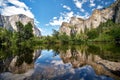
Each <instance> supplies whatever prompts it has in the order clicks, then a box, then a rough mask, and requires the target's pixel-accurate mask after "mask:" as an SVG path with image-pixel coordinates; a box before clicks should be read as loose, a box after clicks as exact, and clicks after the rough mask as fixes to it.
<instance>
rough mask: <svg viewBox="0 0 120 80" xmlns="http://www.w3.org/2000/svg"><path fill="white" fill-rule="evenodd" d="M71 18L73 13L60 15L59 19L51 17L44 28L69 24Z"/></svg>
mask: <svg viewBox="0 0 120 80" xmlns="http://www.w3.org/2000/svg"><path fill="white" fill-rule="evenodd" d="M73 16H74V13H73V11H70V12H65V13H61V15H60V17H53V19H52V20H51V21H50V22H49V23H48V24H46V26H49V25H50V26H60V25H61V24H62V22H69V21H70V18H71V17H73Z"/></svg>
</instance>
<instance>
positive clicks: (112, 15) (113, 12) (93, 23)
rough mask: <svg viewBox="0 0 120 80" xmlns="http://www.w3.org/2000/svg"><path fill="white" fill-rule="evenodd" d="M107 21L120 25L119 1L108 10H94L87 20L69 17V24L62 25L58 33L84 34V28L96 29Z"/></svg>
mask: <svg viewBox="0 0 120 80" xmlns="http://www.w3.org/2000/svg"><path fill="white" fill-rule="evenodd" d="M109 19H113V20H114V21H115V22H116V23H120V0H117V1H116V2H115V3H114V4H112V5H111V6H110V7H108V8H105V9H102V10H98V9H96V10H94V11H93V13H92V15H91V17H89V18H88V19H82V18H77V17H71V20H70V22H69V23H67V22H63V23H62V25H61V27H60V30H59V32H60V33H66V34H67V35H69V36H70V35H71V34H72V33H73V32H76V34H80V33H84V32H85V29H86V28H87V29H89V30H90V29H92V28H97V27H98V26H99V25H100V24H101V23H104V22H106V21H107V20H109Z"/></svg>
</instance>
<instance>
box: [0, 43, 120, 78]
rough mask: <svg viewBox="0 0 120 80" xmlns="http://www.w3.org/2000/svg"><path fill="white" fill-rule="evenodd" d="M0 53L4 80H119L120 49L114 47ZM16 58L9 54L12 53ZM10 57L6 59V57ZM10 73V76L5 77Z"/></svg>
mask: <svg viewBox="0 0 120 80" xmlns="http://www.w3.org/2000/svg"><path fill="white" fill-rule="evenodd" d="M39 48H40V49H38V50H34V49H32V48H27V47H24V48H19V49H18V50H16V51H12V52H10V51H9V52H3V51H2V50H1V52H0V53H2V54H1V55H3V54H6V53H7V54H6V55H4V56H1V57H0V58H1V63H0V68H1V70H0V71H1V74H0V78H1V79H3V80H7V79H8V80H9V79H13V80H15V79H20V80H23V79H25V80H42V79H45V80H66V79H68V80H80V79H84V80H95V79H96V80H118V79H120V46H119V45H118V46H116V45H115V44H92V43H91V44H90V43H89V45H86V44H82V45H54V46H53V45H44V46H39ZM13 52H14V53H17V54H12V53H13ZM8 53H9V55H8ZM8 72H9V73H8Z"/></svg>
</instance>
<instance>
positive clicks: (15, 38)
mask: <svg viewBox="0 0 120 80" xmlns="http://www.w3.org/2000/svg"><path fill="white" fill-rule="evenodd" d="M16 26H17V32H12V31H9V30H6V29H5V28H0V45H5V46H11V47H12V48H15V47H17V46H19V45H26V46H30V45H32V44H30V43H31V42H32V41H33V37H34V35H33V30H32V28H33V26H32V24H31V23H30V22H29V23H28V24H26V25H25V26H24V25H23V24H22V23H21V22H16Z"/></svg>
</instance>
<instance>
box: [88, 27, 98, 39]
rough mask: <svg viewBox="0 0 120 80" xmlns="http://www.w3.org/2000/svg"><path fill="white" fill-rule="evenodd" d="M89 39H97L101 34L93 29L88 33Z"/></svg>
mask: <svg viewBox="0 0 120 80" xmlns="http://www.w3.org/2000/svg"><path fill="white" fill-rule="evenodd" d="M87 36H88V39H95V38H96V37H98V36H99V33H98V31H97V30H96V29H92V30H90V31H88V32H87Z"/></svg>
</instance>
